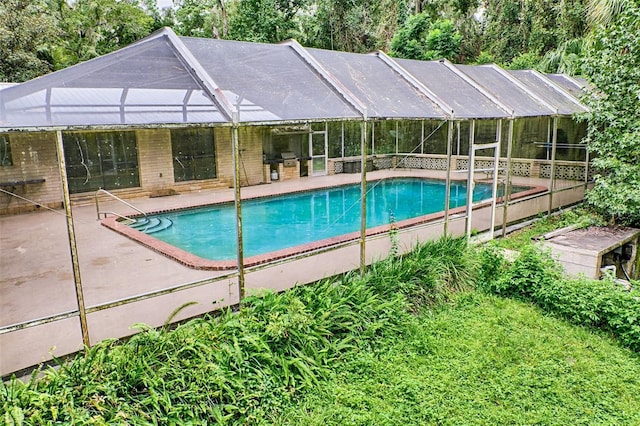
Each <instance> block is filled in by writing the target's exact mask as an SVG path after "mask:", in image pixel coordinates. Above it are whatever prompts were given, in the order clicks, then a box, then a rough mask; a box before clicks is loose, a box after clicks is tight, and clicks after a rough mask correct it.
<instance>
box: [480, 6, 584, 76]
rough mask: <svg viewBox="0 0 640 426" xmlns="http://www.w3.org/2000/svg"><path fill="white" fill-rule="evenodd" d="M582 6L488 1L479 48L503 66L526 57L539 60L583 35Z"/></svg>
mask: <svg viewBox="0 0 640 426" xmlns="http://www.w3.org/2000/svg"><path fill="white" fill-rule="evenodd" d="M584 3H585V2H584V1H583V0H573V1H562V2H555V1H547V0H545V1H536V2H529V1H527V2H522V1H517V0H490V1H488V2H487V3H486V9H485V15H484V19H485V20H486V22H485V32H484V35H483V46H482V48H483V49H484V50H487V51H489V52H490V53H491V54H492V55H493V56H494V57H495V58H496V60H497V61H498V62H500V63H505V64H508V63H511V62H512V61H513V60H514V58H517V57H518V56H521V55H523V54H527V53H529V54H531V55H534V56H542V55H544V54H546V53H547V52H548V51H551V50H554V49H556V48H557V47H558V46H560V45H562V44H563V43H565V42H567V41H569V40H572V39H576V38H581V37H583V36H584V35H585V32H586V27H585V21H586V19H585V13H586V11H585V6H584ZM530 68H531V67H530Z"/></svg>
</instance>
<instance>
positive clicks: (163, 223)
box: [143, 217, 173, 234]
mask: <svg viewBox="0 0 640 426" xmlns="http://www.w3.org/2000/svg"><path fill="white" fill-rule="evenodd" d="M156 221H157V223H156ZM150 222H153V223H150V224H149V226H147V227H146V228H145V229H144V231H143V232H144V233H145V234H154V233H156V232H160V231H164V230H165V229H168V228H171V227H172V226H173V221H171V219H167V218H166V217H161V218H155V217H154V218H151V219H150Z"/></svg>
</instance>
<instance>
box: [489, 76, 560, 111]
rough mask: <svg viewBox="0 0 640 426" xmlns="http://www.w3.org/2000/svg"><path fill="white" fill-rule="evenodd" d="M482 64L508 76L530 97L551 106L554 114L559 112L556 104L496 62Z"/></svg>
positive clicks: (507, 77) (508, 78) (510, 80)
mask: <svg viewBox="0 0 640 426" xmlns="http://www.w3.org/2000/svg"><path fill="white" fill-rule="evenodd" d="M482 66H488V67H490V68H491V69H493V70H495V71H496V72H497V73H498V74H500V75H501V76H502V77H504V78H506V79H507V80H509V82H511V83H512V84H514V85H515V86H517V87H518V88H519V89H520V90H522V91H523V92H525V93H526V94H527V95H528V96H529V97H531V98H533V99H535V100H536V101H537V102H539V103H541V104H542V105H544V106H545V107H547V108H549V109H550V110H551V112H552V113H553V114H557V113H558V108H557V107H556V106H555V105H552V104H550V103H549V102H547V101H546V100H545V99H544V98H542V97H540V96H538V94H537V93H535V92H534V91H532V90H531V89H530V88H529V87H528V86H527V85H526V84H524V83H522V82H521V81H520V80H518V79H517V78H515V77H514V76H513V75H511V74H509V73H508V72H506V71H505V70H503V69H502V68H500V67H499V66H497V65H496V64H490V65H482Z"/></svg>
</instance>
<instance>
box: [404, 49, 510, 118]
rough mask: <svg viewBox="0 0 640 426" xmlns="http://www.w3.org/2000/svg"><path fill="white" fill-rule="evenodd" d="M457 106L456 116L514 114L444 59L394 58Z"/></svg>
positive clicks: (476, 116) (502, 115)
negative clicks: (484, 93) (454, 69)
mask: <svg viewBox="0 0 640 426" xmlns="http://www.w3.org/2000/svg"><path fill="white" fill-rule="evenodd" d="M394 60H395V61H396V62H397V63H398V64H400V66H401V67H403V68H404V69H406V70H407V71H408V72H409V73H410V74H412V75H413V76H414V77H416V78H417V79H418V80H420V81H421V82H422V83H423V84H424V85H425V86H427V87H428V88H429V89H430V90H431V91H432V92H433V93H435V94H436V96H438V97H439V98H440V99H442V100H443V101H444V102H446V103H447V104H448V105H450V106H451V107H452V108H453V111H454V116H455V118H506V117H509V116H511V114H510V113H509V112H507V111H505V110H503V109H502V108H500V106H498V105H497V104H496V103H495V102H494V101H492V100H491V99H490V98H488V97H487V96H485V95H483V94H482V92H481V91H480V90H478V88H477V87H474V86H473V85H472V84H470V83H469V82H467V81H465V79H464V78H463V77H461V76H459V75H458V74H456V72H455V71H453V70H451V69H450V68H449V67H448V66H447V65H445V64H444V63H443V62H441V61H428V62H426V61H416V60H410V59H394Z"/></svg>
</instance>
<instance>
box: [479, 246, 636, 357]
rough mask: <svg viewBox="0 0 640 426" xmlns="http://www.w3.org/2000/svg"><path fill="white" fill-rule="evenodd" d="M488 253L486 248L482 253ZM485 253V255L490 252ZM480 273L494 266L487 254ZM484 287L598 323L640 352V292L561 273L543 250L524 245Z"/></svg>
mask: <svg viewBox="0 0 640 426" xmlns="http://www.w3.org/2000/svg"><path fill="white" fill-rule="evenodd" d="M487 253H488V252H487ZM487 253H485V254H484V257H485V258H486V257H487V256H493V255H491V254H487ZM490 262H493V264H490V265H489V266H486V269H487V272H485V275H487V274H490V273H493V272H495V271H498V270H499V264H498V262H499V260H496V259H495V258H491V257H490ZM482 288H483V289H485V290H487V291H489V292H492V293H496V294H499V295H502V296H508V297H513V298H517V299H521V300H527V301H531V302H533V303H535V304H537V305H538V306H540V307H541V308H542V309H544V310H546V311H548V312H552V313H554V314H556V315H558V316H560V317H563V318H565V319H567V320H569V321H571V322H572V323H574V324H579V325H585V326H590V327H596V328H600V329H602V330H605V331H607V332H610V333H611V334H613V335H614V336H615V337H616V338H617V339H618V340H619V341H620V342H621V343H622V344H623V345H625V346H627V347H629V348H631V349H633V350H634V351H636V352H640V295H639V294H638V292H637V291H632V292H627V291H624V290H623V289H622V288H621V287H620V286H618V285H617V284H615V283H614V282H613V281H611V280H602V281H599V280H592V279H588V278H585V277H582V278H578V279H567V278H563V277H562V274H561V271H560V269H559V267H558V266H557V265H556V264H555V262H554V261H553V259H552V258H551V257H550V256H549V254H548V253H546V252H543V251H541V250H540V249H539V248H537V247H535V246H532V245H530V246H527V247H525V248H524V249H523V250H522V252H521V254H520V256H519V257H518V258H517V259H516V260H515V261H514V262H513V263H512V264H511V265H510V266H509V267H508V268H507V269H506V270H504V271H503V272H502V274H501V276H500V277H499V278H497V279H494V280H491V281H489V282H488V283H486V284H485V285H484V286H483V287H482Z"/></svg>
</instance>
